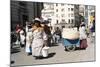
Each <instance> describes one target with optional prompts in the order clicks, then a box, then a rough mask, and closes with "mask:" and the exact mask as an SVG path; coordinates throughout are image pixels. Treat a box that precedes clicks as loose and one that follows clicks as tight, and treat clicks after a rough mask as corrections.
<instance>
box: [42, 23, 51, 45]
mask: <svg viewBox="0 0 100 67" xmlns="http://www.w3.org/2000/svg"><path fill="white" fill-rule="evenodd" d="M41 26H42V27H43V29H44V32H45V33H46V35H47V38H48V40H47V43H46V45H47V46H51V31H50V27H49V26H48V25H46V24H45V23H42V24H41Z"/></svg>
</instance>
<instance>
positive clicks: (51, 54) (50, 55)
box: [40, 53, 56, 59]
mask: <svg viewBox="0 0 100 67" xmlns="http://www.w3.org/2000/svg"><path fill="white" fill-rule="evenodd" d="M55 54H56V53H49V54H48V57H41V58H40V59H48V58H51V57H53V56H54V55H55Z"/></svg>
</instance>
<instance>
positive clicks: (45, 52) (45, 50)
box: [42, 46, 49, 57]
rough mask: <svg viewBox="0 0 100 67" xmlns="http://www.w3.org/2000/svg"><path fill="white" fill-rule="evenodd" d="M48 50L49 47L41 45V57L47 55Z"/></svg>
mask: <svg viewBox="0 0 100 67" xmlns="http://www.w3.org/2000/svg"><path fill="white" fill-rule="evenodd" d="M48 51H49V47H46V46H45V47H43V49H42V55H43V57H47V56H48Z"/></svg>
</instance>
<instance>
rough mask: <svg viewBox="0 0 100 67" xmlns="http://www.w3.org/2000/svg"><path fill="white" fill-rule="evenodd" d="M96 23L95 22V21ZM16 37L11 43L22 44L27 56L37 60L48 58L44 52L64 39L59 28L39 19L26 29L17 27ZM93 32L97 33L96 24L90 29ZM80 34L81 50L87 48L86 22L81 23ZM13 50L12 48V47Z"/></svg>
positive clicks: (13, 37) (27, 25)
mask: <svg viewBox="0 0 100 67" xmlns="http://www.w3.org/2000/svg"><path fill="white" fill-rule="evenodd" d="M93 22H95V21H93ZM15 30H16V31H15V32H16V37H15V36H14V35H12V38H11V42H15V41H16V40H17V41H19V42H20V45H21V47H24V48H25V52H26V53H27V55H32V56H33V57H35V59H40V58H43V57H47V56H48V54H44V50H48V49H49V48H50V46H52V45H53V43H54V44H58V43H59V42H60V40H61V38H62V35H61V30H60V29H59V27H56V28H55V29H54V28H52V27H50V26H48V25H47V24H45V23H44V22H42V21H41V20H39V19H35V20H34V21H33V22H32V23H30V24H28V23H26V26H25V27H22V26H21V25H19V24H18V25H16V29H15ZM90 30H91V32H93V33H94V32H95V23H94V24H93V25H92V27H91V28H90ZM79 33H80V48H86V47H87V46H88V45H87V35H89V33H88V34H87V32H86V26H85V24H84V22H81V24H80V27H79ZM11 48H12V46H11Z"/></svg>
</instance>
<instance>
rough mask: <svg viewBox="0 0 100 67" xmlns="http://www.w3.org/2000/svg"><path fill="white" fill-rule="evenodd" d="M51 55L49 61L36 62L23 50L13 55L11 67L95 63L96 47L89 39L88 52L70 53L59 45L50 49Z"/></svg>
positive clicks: (77, 51)
mask: <svg viewBox="0 0 100 67" xmlns="http://www.w3.org/2000/svg"><path fill="white" fill-rule="evenodd" d="M49 54H50V57H49V58H47V59H41V60H35V59H34V58H33V57H32V56H27V54H26V53H25V49H24V48H22V49H21V52H17V53H13V54H11V60H14V63H13V64H11V66H15V65H38V64H52V63H68V62H80V61H81V62H82V61H94V60H95V45H94V43H91V42H90V39H88V48H87V49H86V50H76V51H73V52H68V51H64V47H63V46H62V44H61V43H59V44H57V45H56V46H53V47H51V48H50V50H49Z"/></svg>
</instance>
